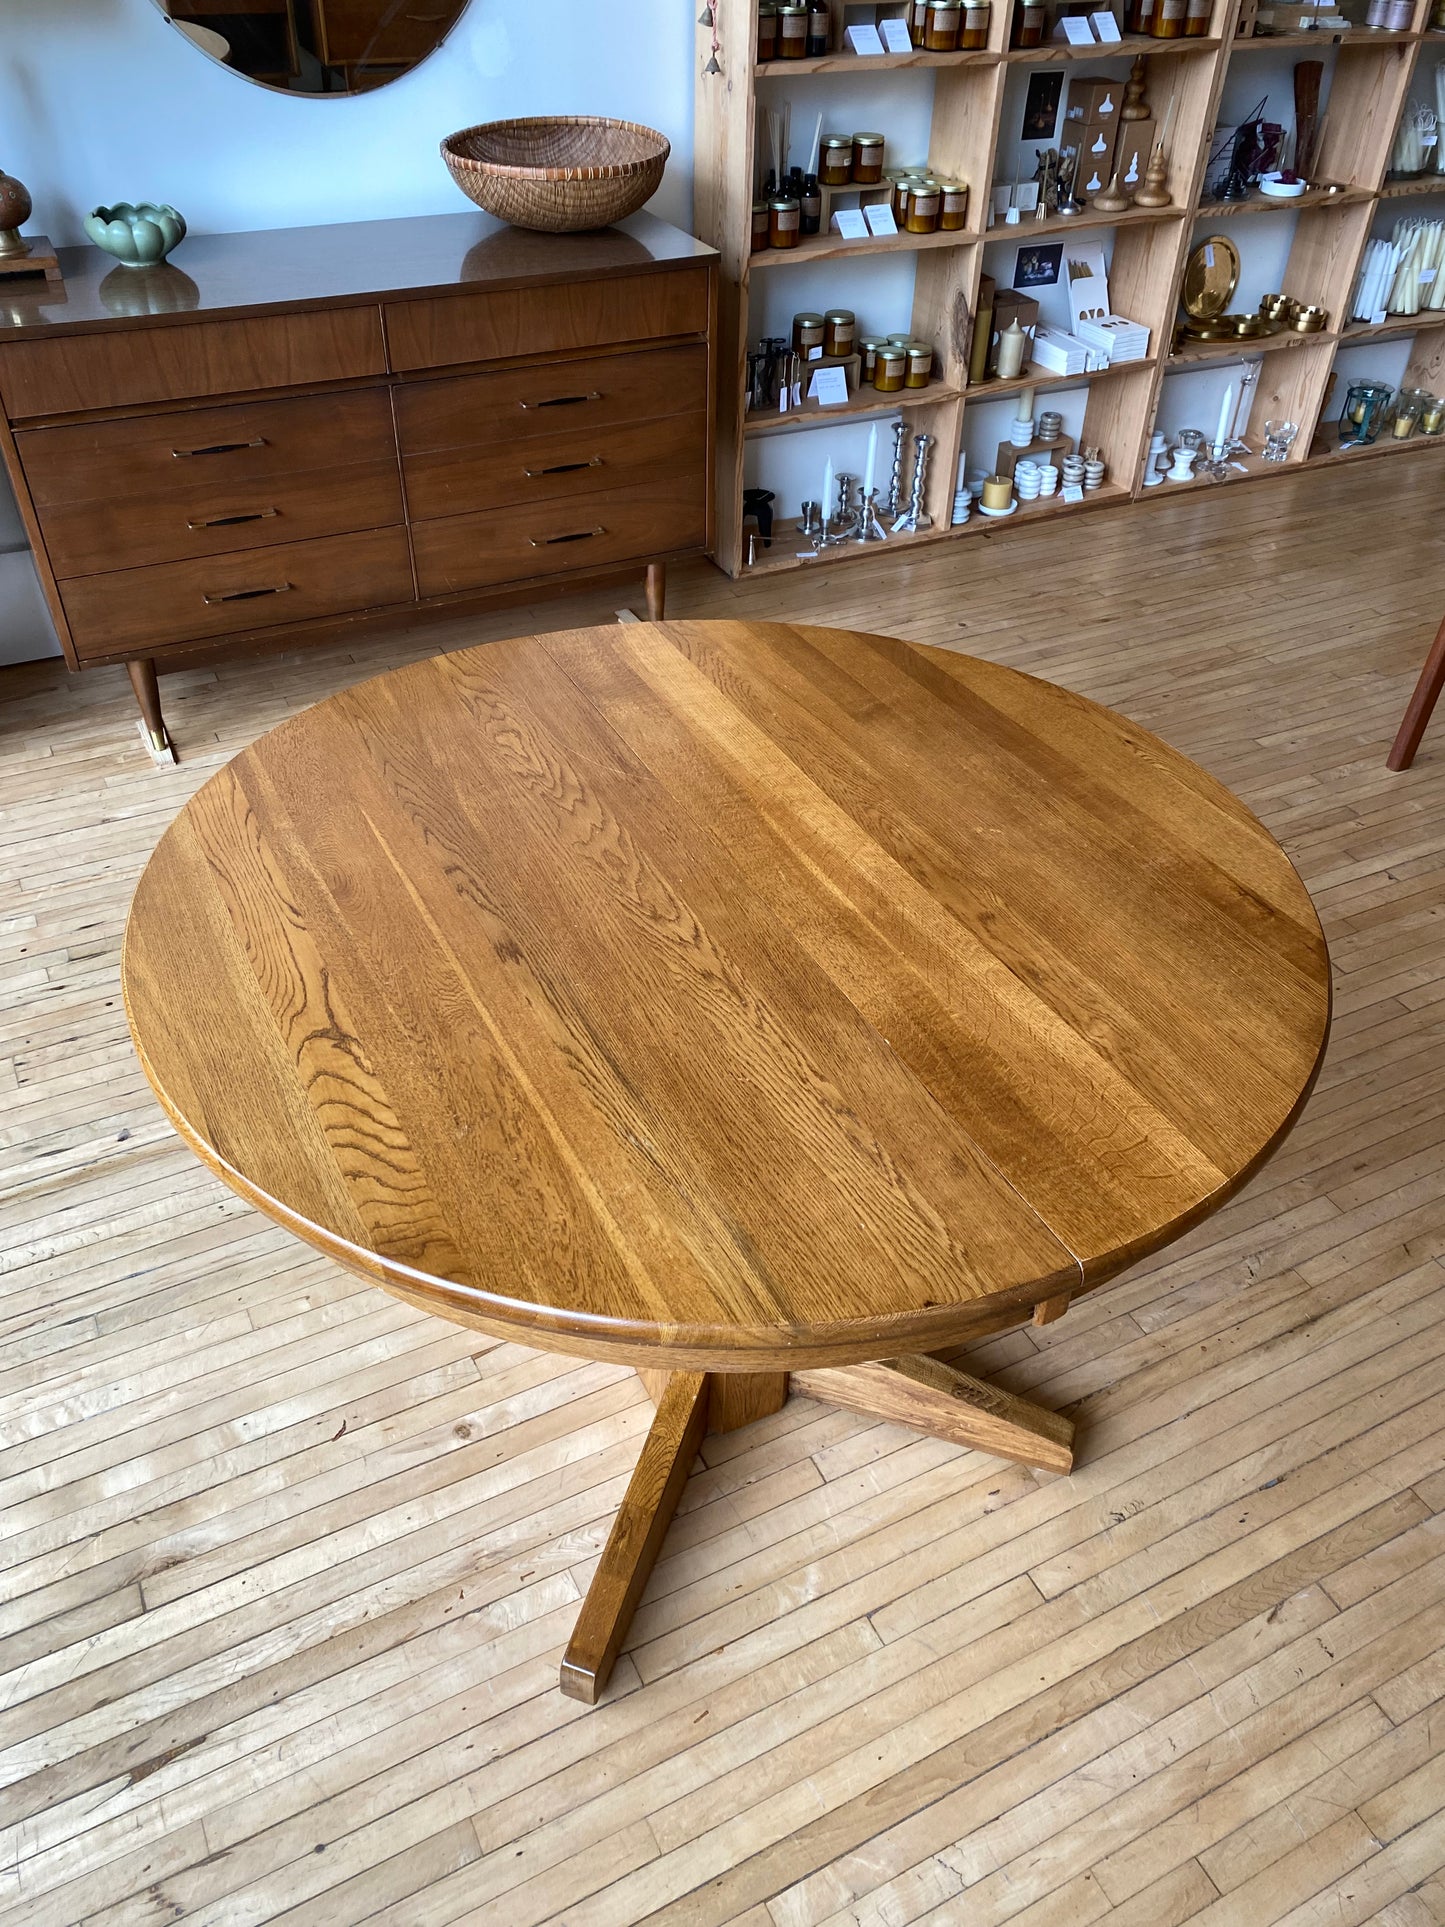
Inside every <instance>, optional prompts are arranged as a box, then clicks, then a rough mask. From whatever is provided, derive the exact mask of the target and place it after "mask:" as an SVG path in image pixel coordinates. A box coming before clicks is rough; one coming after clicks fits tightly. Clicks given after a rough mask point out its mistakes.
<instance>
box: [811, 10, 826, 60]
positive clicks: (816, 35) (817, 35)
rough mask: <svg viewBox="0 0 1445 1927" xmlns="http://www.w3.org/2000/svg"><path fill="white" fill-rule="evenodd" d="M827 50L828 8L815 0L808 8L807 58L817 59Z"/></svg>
mask: <svg viewBox="0 0 1445 1927" xmlns="http://www.w3.org/2000/svg"><path fill="white" fill-rule="evenodd" d="M827 51H828V9H827V7H826V6H821V7H820V6H818V5H817V4H816V0H814V4H813V5H812V6H810V7H809V8H808V58H809V59H810V60H818V59H820V58H821V57H822V55H824V54H825V53H827Z"/></svg>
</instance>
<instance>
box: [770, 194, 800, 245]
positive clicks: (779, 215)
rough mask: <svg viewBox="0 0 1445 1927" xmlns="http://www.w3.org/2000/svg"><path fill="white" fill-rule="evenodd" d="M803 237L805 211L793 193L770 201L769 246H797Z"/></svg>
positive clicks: (781, 195)
mask: <svg viewBox="0 0 1445 1927" xmlns="http://www.w3.org/2000/svg"><path fill="white" fill-rule="evenodd" d="M802 237H803V212H802V209H801V208H800V207H799V206H798V203H797V202H796V201H795V200H794V199H793V197H792V195H791V194H780V195H779V196H778V198H777V200H775V201H769V202H768V246H769V247H770V248H795V247H796V246H797V245H798V243H799V241H800V240H801V239H802Z"/></svg>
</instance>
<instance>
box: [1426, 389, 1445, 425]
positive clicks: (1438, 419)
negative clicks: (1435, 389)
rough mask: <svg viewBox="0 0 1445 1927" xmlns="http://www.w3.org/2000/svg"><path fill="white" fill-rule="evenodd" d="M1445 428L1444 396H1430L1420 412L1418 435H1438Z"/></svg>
mask: <svg viewBox="0 0 1445 1927" xmlns="http://www.w3.org/2000/svg"><path fill="white" fill-rule="evenodd" d="M1442 428H1445V396H1440V395H1431V396H1430V398H1429V400H1428V401H1427V402H1426V403H1425V406H1424V407H1423V408H1422V409H1421V410H1420V433H1421V434H1422V435H1438V434H1439V433H1440V431H1441V429H1442Z"/></svg>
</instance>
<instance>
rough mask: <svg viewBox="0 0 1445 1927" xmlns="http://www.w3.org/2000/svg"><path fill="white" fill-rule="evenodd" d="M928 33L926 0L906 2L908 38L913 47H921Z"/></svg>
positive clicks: (909, 0)
mask: <svg viewBox="0 0 1445 1927" xmlns="http://www.w3.org/2000/svg"><path fill="white" fill-rule="evenodd" d="M927 32H928V0H908V37H909V39H910V40H911V41H912V42H913V44H914V46H915V47H921V46H922V45H923V41H924V36H925V35H926V33H927Z"/></svg>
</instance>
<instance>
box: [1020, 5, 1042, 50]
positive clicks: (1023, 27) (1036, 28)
mask: <svg viewBox="0 0 1445 1927" xmlns="http://www.w3.org/2000/svg"><path fill="white" fill-rule="evenodd" d="M1044 16H1045V9H1044V0H1019V3H1018V5H1017V6H1016V7H1015V9H1014V45H1015V46H1016V47H1041V46H1042V45H1043V44H1044Z"/></svg>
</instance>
